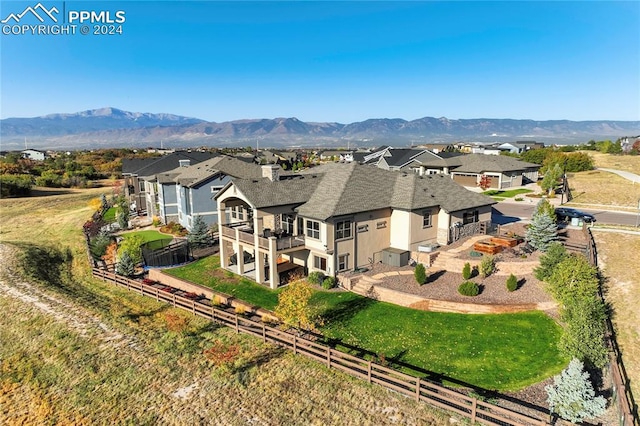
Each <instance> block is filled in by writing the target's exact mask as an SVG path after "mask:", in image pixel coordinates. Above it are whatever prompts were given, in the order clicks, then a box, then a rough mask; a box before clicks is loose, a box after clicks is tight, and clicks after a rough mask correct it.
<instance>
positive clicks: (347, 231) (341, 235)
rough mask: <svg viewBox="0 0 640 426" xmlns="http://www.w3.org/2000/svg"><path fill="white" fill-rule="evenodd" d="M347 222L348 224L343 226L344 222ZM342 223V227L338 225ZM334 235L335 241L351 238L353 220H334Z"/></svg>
mask: <svg viewBox="0 0 640 426" xmlns="http://www.w3.org/2000/svg"><path fill="white" fill-rule="evenodd" d="M347 222H348V223H349V226H345V225H344V224H345V223H347ZM340 225H342V228H341V227H340ZM335 237H336V241H341V240H349V239H351V238H353V220H351V219H345V220H340V221H338V222H336V225H335Z"/></svg>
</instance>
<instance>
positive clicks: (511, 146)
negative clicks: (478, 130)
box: [498, 141, 544, 154]
mask: <svg viewBox="0 0 640 426" xmlns="http://www.w3.org/2000/svg"><path fill="white" fill-rule="evenodd" d="M539 148H544V143H542V142H536V141H528V142H525V141H519V142H506V143H503V144H500V145H498V149H499V150H500V151H506V152H509V153H511V154H522V153H523V152H526V151H529V150H530V149H539Z"/></svg>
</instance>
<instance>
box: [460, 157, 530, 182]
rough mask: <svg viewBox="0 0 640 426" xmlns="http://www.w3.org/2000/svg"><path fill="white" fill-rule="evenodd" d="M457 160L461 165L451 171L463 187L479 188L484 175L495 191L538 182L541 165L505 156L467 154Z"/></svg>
mask: <svg viewBox="0 0 640 426" xmlns="http://www.w3.org/2000/svg"><path fill="white" fill-rule="evenodd" d="M457 158H458V159H459V160H460V165H459V166H457V167H455V168H453V169H452V170H451V178H452V179H453V180H454V181H455V182H457V183H459V184H460V185H462V186H468V187H477V186H478V183H479V182H480V178H481V177H482V176H483V175H486V176H488V177H489V180H490V187H491V188H494V189H505V188H512V187H515V186H522V185H524V184H527V183H531V182H537V181H538V170H539V169H540V165H539V164H533V163H527V162H524V161H520V160H517V159H515V158H513V157H508V156H504V155H484V154H467V155H461V156H460V157H457Z"/></svg>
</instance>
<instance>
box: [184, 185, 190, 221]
mask: <svg viewBox="0 0 640 426" xmlns="http://www.w3.org/2000/svg"><path fill="white" fill-rule="evenodd" d="M184 206H185V213H186V214H187V216H188V215H190V214H191V190H190V189H189V188H185V189H184Z"/></svg>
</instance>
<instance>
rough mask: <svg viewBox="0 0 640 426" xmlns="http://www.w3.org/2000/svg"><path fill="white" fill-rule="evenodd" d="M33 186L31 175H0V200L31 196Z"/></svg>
mask: <svg viewBox="0 0 640 426" xmlns="http://www.w3.org/2000/svg"><path fill="white" fill-rule="evenodd" d="M32 186H33V178H32V177H31V175H26V174H23V175H12V174H3V175H0V198H2V197H16V196H26V195H30V194H31V187H32Z"/></svg>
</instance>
